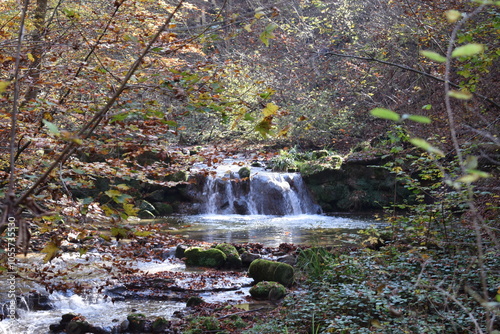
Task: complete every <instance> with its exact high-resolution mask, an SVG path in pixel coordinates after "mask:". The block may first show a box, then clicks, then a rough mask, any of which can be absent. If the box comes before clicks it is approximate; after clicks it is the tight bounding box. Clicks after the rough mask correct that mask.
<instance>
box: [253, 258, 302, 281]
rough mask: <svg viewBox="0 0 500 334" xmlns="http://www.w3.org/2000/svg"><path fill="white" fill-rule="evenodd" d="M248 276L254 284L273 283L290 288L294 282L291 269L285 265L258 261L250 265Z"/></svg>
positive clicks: (262, 260)
mask: <svg viewBox="0 0 500 334" xmlns="http://www.w3.org/2000/svg"><path fill="white" fill-rule="evenodd" d="M248 276H250V277H251V278H253V279H254V281H255V282H256V283H259V282H262V281H274V282H278V283H281V284H283V285H284V286H290V285H292V284H293V281H294V270H293V267H292V266H291V265H289V264H286V263H280V262H275V261H269V260H264V259H258V260H255V261H253V262H252V263H250V267H249V268H248Z"/></svg>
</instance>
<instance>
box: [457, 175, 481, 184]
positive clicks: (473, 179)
mask: <svg viewBox="0 0 500 334" xmlns="http://www.w3.org/2000/svg"><path fill="white" fill-rule="evenodd" d="M480 178H481V177H480V176H479V175H477V174H467V175H464V176H462V177H460V178H459V179H458V180H457V181H458V182H462V183H467V184H470V183H473V182H476V181H477V180H479V179H480Z"/></svg>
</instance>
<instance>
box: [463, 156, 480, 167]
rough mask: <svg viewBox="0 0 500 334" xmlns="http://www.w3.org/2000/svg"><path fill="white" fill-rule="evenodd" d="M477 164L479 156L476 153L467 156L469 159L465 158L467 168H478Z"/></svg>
mask: <svg viewBox="0 0 500 334" xmlns="http://www.w3.org/2000/svg"><path fill="white" fill-rule="evenodd" d="M477 166H478V162H477V157H476V156H474V155H469V156H467V159H465V169H476V168H477Z"/></svg>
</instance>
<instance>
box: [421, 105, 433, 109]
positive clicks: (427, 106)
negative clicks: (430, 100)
mask: <svg viewBox="0 0 500 334" xmlns="http://www.w3.org/2000/svg"><path fill="white" fill-rule="evenodd" d="M422 109H424V110H431V109H432V105H430V104H426V105H425V106H423V107H422Z"/></svg>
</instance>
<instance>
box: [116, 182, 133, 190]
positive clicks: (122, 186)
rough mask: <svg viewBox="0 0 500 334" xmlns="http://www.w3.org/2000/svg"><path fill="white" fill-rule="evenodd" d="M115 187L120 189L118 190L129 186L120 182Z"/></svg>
mask: <svg viewBox="0 0 500 334" xmlns="http://www.w3.org/2000/svg"><path fill="white" fill-rule="evenodd" d="M116 188H117V189H120V190H129V189H130V187H129V186H127V185H126V184H125V183H120V184H118V185H117V186H116Z"/></svg>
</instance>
